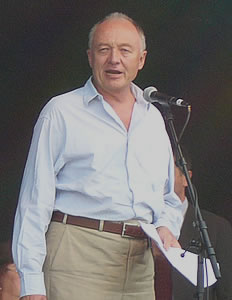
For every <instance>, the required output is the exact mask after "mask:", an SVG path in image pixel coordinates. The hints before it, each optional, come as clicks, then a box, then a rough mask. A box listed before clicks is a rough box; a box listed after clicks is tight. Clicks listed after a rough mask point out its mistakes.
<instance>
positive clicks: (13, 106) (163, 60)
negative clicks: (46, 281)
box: [0, 0, 232, 239]
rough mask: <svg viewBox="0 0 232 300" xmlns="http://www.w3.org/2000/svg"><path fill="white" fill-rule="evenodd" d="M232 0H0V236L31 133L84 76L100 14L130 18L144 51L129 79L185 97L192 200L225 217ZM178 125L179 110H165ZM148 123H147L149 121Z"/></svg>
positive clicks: (228, 208) (230, 157)
mask: <svg viewBox="0 0 232 300" xmlns="http://www.w3.org/2000/svg"><path fill="white" fill-rule="evenodd" d="M231 4H232V1H230V0H228V1H225V0H224V1H223V0H220V1H219V0H218V1H216V0H215V1H207V0H204V1H203V0H202V1H197V0H194V1H178V0H167V1H162V0H160V1H156V0H117V1H106V0H96V1H94V0H85V1H78V0H76V1H64V0H63V1H58V0H56V1H49V0H44V1H31V0H29V1H10V0H7V1H1V2H0V70H1V71H0V88H1V89H0V93H1V110H0V111H1V125H0V134H1V135H0V142H1V146H0V148H1V154H0V182H1V193H0V226H1V227H0V237H1V239H2V238H5V237H6V238H7V237H8V236H9V235H10V232H11V228H12V222H13V214H14V210H15V206H16V204H17V197H18V193H19V188H20V182H21V178H22V174H23V169H24V165H25V160H26V157H27V152H28V149H29V145H30V139H31V135H32V130H33V127H34V124H35V121H36V119H37V117H38V114H39V112H40V110H41V108H42V107H43V106H44V104H45V103H46V102H47V101H48V100H49V99H50V98H51V97H52V96H54V95H57V94H60V93H63V92H66V91H68V90H71V89H74V88H76V87H79V86H81V85H82V84H83V83H84V82H85V81H86V80H87V79H88V77H89V75H90V68H89V66H88V62H87V57H86V48H87V42H88V38H87V35H88V32H89V29H90V28H91V27H92V25H93V24H94V23H96V22H97V21H98V20H99V19H100V18H102V17H104V16H105V15H106V14H108V13H110V12H113V11H120V12H124V13H126V14H128V15H129V16H130V17H132V18H134V19H135V20H137V21H138V22H139V23H140V24H141V25H142V27H143V28H144V31H145V33H146V36H147V49H148V57H147V62H146V65H145V67H144V69H143V70H142V71H141V72H140V74H139V76H138V77H137V79H136V83H137V84H139V85H140V86H141V87H142V88H145V87H147V86H151V85H153V86H156V87H157V88H158V90H159V91H161V92H165V93H167V94H170V95H175V96H181V97H182V98H184V99H185V100H186V101H188V102H190V103H191V104H192V114H191V119H190V122H189V125H188V127H187V129H186V131H185V134H184V137H183V141H184V142H185V144H186V145H187V147H188V149H189V150H190V152H191V154H192V158H193V166H194V167H193V172H194V178H193V182H194V183H195V185H196V187H197V189H198V194H199V201H200V206H201V207H202V208H207V209H208V210H211V211H213V212H215V213H218V214H220V215H222V216H224V217H226V218H227V219H229V220H230V221H232V219H231V212H232V204H231V203H232V192H231V177H232V171H231V162H232V152H231V149H232V139H231V131H232V130H231V128H232V120H231V113H232V99H231V98H232V86H231V75H232V72H231V66H232V59H231V54H232V51H231V50H232V31H231V29H232V24H231V23H232V17H231V15H232V14H231V12H232V5H231ZM173 114H174V124H175V126H176V129H177V132H179V131H180V129H181V127H182V126H183V124H184V121H185V118H186V110H185V109H183V108H178V109H174V112H173ZM151 130H152V128H151Z"/></svg>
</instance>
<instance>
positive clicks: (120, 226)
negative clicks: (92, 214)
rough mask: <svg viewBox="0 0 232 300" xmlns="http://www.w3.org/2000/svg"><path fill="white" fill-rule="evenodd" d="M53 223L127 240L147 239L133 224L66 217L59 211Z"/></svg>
mask: <svg viewBox="0 0 232 300" xmlns="http://www.w3.org/2000/svg"><path fill="white" fill-rule="evenodd" d="M52 221H54V222H60V223H65V224H70V225H76V226H80V227H85V228H90V229H95V230H99V231H106V232H110V233H116V234H120V235H121V236H122V237H127V238H139V239H145V238H147V235H146V234H145V232H144V231H143V230H142V228H141V226H140V225H138V224H133V223H126V222H120V223H116V222H110V221H100V220H96V219H89V218H84V217H77V216H71V215H66V214H64V213H62V212H59V211H55V212H53V215H52Z"/></svg>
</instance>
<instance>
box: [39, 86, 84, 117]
mask: <svg viewBox="0 0 232 300" xmlns="http://www.w3.org/2000/svg"><path fill="white" fill-rule="evenodd" d="M83 89H84V88H83V87H81V88H78V89H75V90H72V91H69V92H67V93H64V94H61V95H57V96H55V97H53V98H51V99H50V100H49V101H48V102H47V104H46V105H45V106H44V107H43V109H42V110H41V112H40V117H43V118H51V117H52V116H54V115H56V114H59V113H65V112H66V111H67V110H72V109H75V108H77V107H78V106H81V105H82V103H83V101H82V100H83V94H84V92H83Z"/></svg>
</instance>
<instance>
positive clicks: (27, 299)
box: [20, 295, 47, 300]
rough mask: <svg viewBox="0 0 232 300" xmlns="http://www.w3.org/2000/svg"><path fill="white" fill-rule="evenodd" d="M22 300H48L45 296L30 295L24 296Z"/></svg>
mask: <svg viewBox="0 0 232 300" xmlns="http://www.w3.org/2000/svg"><path fill="white" fill-rule="evenodd" d="M20 300H47V297H46V296H43V295H30V296H24V297H22V298H20Z"/></svg>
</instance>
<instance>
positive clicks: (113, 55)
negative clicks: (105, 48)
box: [109, 48, 120, 65]
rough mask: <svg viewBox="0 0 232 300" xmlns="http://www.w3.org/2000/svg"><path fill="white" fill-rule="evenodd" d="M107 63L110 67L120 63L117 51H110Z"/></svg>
mask: <svg viewBox="0 0 232 300" xmlns="http://www.w3.org/2000/svg"><path fill="white" fill-rule="evenodd" d="M109 62H110V63H111V64H112V65H116V64H119V63H120V52H119V51H118V50H117V49H115V48H113V49H111V52H110V57H109Z"/></svg>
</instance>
